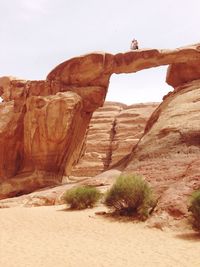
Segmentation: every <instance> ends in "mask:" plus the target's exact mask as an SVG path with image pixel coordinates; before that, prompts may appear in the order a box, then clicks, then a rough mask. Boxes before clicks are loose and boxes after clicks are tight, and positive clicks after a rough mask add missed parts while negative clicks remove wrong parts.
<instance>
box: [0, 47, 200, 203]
mask: <svg viewBox="0 0 200 267" xmlns="http://www.w3.org/2000/svg"><path fill="white" fill-rule="evenodd" d="M199 62H200V44H196V45H191V46H187V47H182V48H178V49H174V50H157V49H144V50H137V51H129V52H126V53H119V54H116V55H112V54H109V53H91V54H88V55H84V56H80V57H76V58H72V59H70V60H68V61H66V62H63V63H62V64H60V65H58V66H57V67H56V68H55V69H54V70H52V71H51V72H50V73H49V74H48V76H47V79H46V80H44V81H24V80H19V79H13V78H9V77H3V78H1V79H0V96H1V97H2V98H3V100H4V101H3V103H1V104H0V148H1V150H0V198H6V197H10V196H15V195H20V194H24V193H28V192H31V191H34V190H36V189H38V188H41V187H45V186H48V185H55V184H58V183H61V181H62V178H63V175H64V174H65V173H66V174H67V175H70V173H71V169H72V166H73V165H74V163H75V162H76V161H77V159H78V158H80V153H81V152H82V151H83V147H84V145H83V143H84V140H85V133H86V131H87V128H88V125H89V122H90V119H91V117H92V114H93V112H94V111H95V110H96V109H97V108H99V107H101V106H102V105H103V103H104V101H105V97H106V93H107V90H108V86H109V79H110V76H111V75H112V74H113V73H116V74H120V73H134V72H137V71H140V70H142V69H146V68H151V67H156V66H160V65H171V66H170V67H169V69H168V74H167V82H168V83H169V84H170V85H172V86H174V87H177V86H178V87H179V88H181V89H179V90H184V88H182V86H184V84H189V83H190V82H193V81H195V80H198V79H200V73H199ZM179 95H181V93H180V94H179ZM168 99H169V98H167V99H166V100H164V102H163V105H162V106H165V103H168ZM194 101H195V100H194ZM159 110H160V108H159ZM154 114H156V115H155V116H154V117H152V118H151V126H153V125H154V122H156V121H158V120H159V114H160V113H159V112H155V113H154ZM174 116H175V115H174ZM152 121H153V123H152ZM148 125H150V124H148ZM111 128H112V129H111V132H110V133H111V135H114V133H113V132H112V131H113V126H111ZM147 128H148V127H147ZM149 129H151V127H149ZM184 140H188V138H187V137H186V139H184ZM110 151H111V150H110ZM111 161H112V158H111V153H110V154H109V153H108V154H107V162H105V164H107V165H108V164H109V165H110V162H111Z"/></svg>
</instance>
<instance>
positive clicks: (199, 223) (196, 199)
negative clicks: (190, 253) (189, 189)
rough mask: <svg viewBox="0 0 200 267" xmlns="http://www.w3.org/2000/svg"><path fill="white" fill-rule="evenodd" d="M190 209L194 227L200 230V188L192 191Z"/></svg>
mask: <svg viewBox="0 0 200 267" xmlns="http://www.w3.org/2000/svg"><path fill="white" fill-rule="evenodd" d="M188 210H189V211H191V212H192V226H193V228H194V229H195V230H197V231H200V190H197V191H195V192H193V193H192V195H191V198H190V205H189V209H188Z"/></svg>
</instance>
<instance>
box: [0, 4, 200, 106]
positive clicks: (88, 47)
mask: <svg viewBox="0 0 200 267" xmlns="http://www.w3.org/2000/svg"><path fill="white" fill-rule="evenodd" d="M199 14H200V0H190V1H189V0H151V1H150V0H0V33H1V38H0V64H1V66H0V67H1V68H0V76H4V75H12V76H17V77H20V78H24V79H31V80H33V79H35V80H38V79H45V77H46V75H47V74H48V73H49V72H50V71H51V69H52V68H54V67H55V66H56V65H58V64H59V63H61V62H63V61H65V60H67V59H69V58H71V57H74V56H78V55H82V54H85V53H90V52H93V51H105V52H110V53H113V54H115V53H118V52H126V51H128V50H129V48H130V42H131V40H132V39H133V38H134V37H135V38H136V39H137V40H138V42H139V46H140V47H141V48H176V47H179V46H184V45H187V44H192V43H198V42H200V34H199V26H200V15H199ZM165 73H166V67H161V68H153V69H149V70H144V71H141V72H138V73H133V74H120V75H113V76H112V78H111V83H110V87H109V93H108V95H107V100H112V101H119V102H124V103H128V104H131V103H136V102H144V101H145V102H146V101H160V100H161V98H162V96H163V95H164V94H166V92H168V91H169V90H171V88H170V87H168V86H167V85H166V84H165V82H164V81H165Z"/></svg>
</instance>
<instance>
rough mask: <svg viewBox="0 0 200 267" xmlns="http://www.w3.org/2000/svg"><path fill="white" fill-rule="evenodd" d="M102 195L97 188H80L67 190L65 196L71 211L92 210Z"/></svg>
mask: <svg viewBox="0 0 200 267" xmlns="http://www.w3.org/2000/svg"><path fill="white" fill-rule="evenodd" d="M100 197H101V193H100V191H99V190H98V189H96V188H95V187H90V186H79V187H75V188H71V189H69V190H67V191H66V192H65V194H64V196H63V199H64V201H65V202H66V203H67V204H69V205H70V209H77V210H80V209H86V208H92V207H93V206H94V205H95V204H96V203H97V201H98V200H99V199H100Z"/></svg>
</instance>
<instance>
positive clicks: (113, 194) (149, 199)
mask: <svg viewBox="0 0 200 267" xmlns="http://www.w3.org/2000/svg"><path fill="white" fill-rule="evenodd" d="M105 204H106V206H108V207H110V208H111V209H113V210H114V212H117V213H119V214H120V215H134V216H139V218H140V219H143V220H144V219H146V218H147V217H148V216H149V213H150V211H151V210H152V209H153V207H154V206H155V201H154V197H153V194H152V190H151V188H150V187H149V185H148V183H147V182H146V181H144V180H143V178H142V177H141V176H137V175H121V176H120V177H118V179H117V181H116V183H115V184H114V185H113V186H112V187H111V189H110V190H108V192H107V194H106V197H105Z"/></svg>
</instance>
